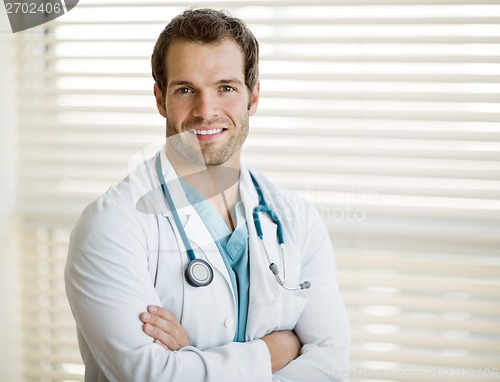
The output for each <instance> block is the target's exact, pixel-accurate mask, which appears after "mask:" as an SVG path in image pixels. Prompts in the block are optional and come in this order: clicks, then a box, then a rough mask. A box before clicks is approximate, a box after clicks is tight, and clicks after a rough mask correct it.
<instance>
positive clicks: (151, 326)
mask: <svg viewBox="0 0 500 382" xmlns="http://www.w3.org/2000/svg"><path fill="white" fill-rule="evenodd" d="M139 318H140V320H141V321H142V322H143V323H144V325H142V330H143V331H144V333H146V334H147V335H148V336H150V337H152V338H154V343H157V344H160V345H162V346H163V347H165V348H167V349H169V350H179V349H180V348H183V347H184V346H188V345H189V338H188V335H187V332H186V331H185V330H184V328H183V327H182V325H181V324H180V322H179V321H178V320H177V318H176V317H175V315H174V314H173V313H171V312H169V311H168V310H166V309H163V308H162V307H160V306H155V305H150V306H148V311H147V312H143V313H141V314H140V315H139Z"/></svg>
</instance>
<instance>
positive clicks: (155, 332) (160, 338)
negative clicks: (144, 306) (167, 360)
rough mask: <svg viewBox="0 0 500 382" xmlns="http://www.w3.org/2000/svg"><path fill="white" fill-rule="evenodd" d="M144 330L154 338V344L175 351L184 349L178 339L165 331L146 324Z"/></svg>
mask: <svg viewBox="0 0 500 382" xmlns="http://www.w3.org/2000/svg"><path fill="white" fill-rule="evenodd" d="M142 330H143V331H144V332H145V333H146V334H147V335H149V336H150V337H152V338H154V341H153V342H155V343H159V344H161V345H163V346H164V347H166V348H167V349H170V350H173V351H175V350H179V349H180V348H181V347H183V346H182V345H181V344H180V343H178V342H177V341H176V339H175V338H174V337H173V336H172V335H171V334H169V333H167V332H164V331H163V330H160V329H158V328H157V327H155V326H152V325H150V324H144V325H143V326H142Z"/></svg>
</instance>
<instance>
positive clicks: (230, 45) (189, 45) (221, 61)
mask: <svg viewBox="0 0 500 382" xmlns="http://www.w3.org/2000/svg"><path fill="white" fill-rule="evenodd" d="M165 59H166V64H167V78H168V82H171V81H192V82H194V81H202V82H204V81H209V80H212V81H216V80H220V79H223V78H230V77H235V78H238V79H239V80H241V81H244V69H243V68H244V64H243V52H242V51H241V48H240V47H239V45H238V44H237V43H236V42H235V41H234V40H231V39H225V40H223V41H222V42H218V43H211V44H202V43H198V42H193V41H186V40H174V41H173V42H172V43H171V44H170V46H169V48H168V51H167V56H166V58H165Z"/></svg>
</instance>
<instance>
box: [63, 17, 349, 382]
mask: <svg viewBox="0 0 500 382" xmlns="http://www.w3.org/2000/svg"><path fill="white" fill-rule="evenodd" d="M152 66H153V77H154V79H155V81H156V83H155V85H154V95H155V98H156V105H157V108H158V111H159V113H160V114H161V115H162V116H163V117H164V118H166V135H167V139H166V143H165V145H164V147H163V148H162V149H161V150H160V151H159V152H158V153H157V155H155V156H154V157H153V158H150V159H147V160H146V161H144V163H142V164H141V165H139V166H138V168H137V169H136V170H134V171H132V172H131V173H130V174H129V176H128V177H127V178H126V179H125V180H124V181H122V182H121V183H120V184H118V185H117V186H115V187H113V188H111V189H110V190H109V191H108V192H107V193H106V194H104V195H102V196H101V197H100V198H98V199H97V200H96V201H95V202H93V203H92V204H91V205H89V206H88V207H87V208H86V209H85V211H84V212H83V214H82V216H81V218H80V220H79V222H78V223H77V225H76V227H75V229H74V231H73V233H72V238H71V243H70V249H69V254H68V261H67V265H66V271H65V277H66V290H67V295H68V299H69V302H70V305H71V308H72V311H73V315H74V316H75V320H76V323H77V327H78V338H79V344H80V351H81V353H82V357H83V360H84V362H85V365H86V372H85V380H86V381H172V382H175V381H183V382H184V381H186V382H196V381H217V382H221V381H222V382H224V381H272V380H273V381H290V382H292V381H332V380H335V381H341V380H346V379H347V378H348V369H349V365H348V351H349V342H350V330H349V324H348V321H347V317H346V313H345V309H344V305H343V303H342V300H341V297H340V293H339V290H338V286H337V284H336V280H335V264H334V261H333V256H332V251H331V247H330V243H329V239H328V235H327V232H326V229H325V227H324V225H323V224H322V222H321V219H320V218H319V214H318V213H317V212H316V211H315V210H314V209H313V208H312V207H311V206H309V205H308V204H307V203H306V202H304V201H303V200H301V199H299V198H298V197H297V196H295V195H293V194H291V193H289V192H287V191H286V190H284V189H282V188H281V187H279V186H277V185H275V184H272V183H271V182H269V181H268V180H267V179H266V178H264V177H263V176H262V175H260V174H259V173H258V172H257V171H255V170H249V169H248V168H247V167H246V166H245V165H244V164H243V163H241V162H240V156H241V147H242V144H243V142H244V141H245V138H246V136H247V134H248V130H249V117H250V116H251V115H253V114H254V113H255V112H256V110H257V105H258V101H259V90H260V85H259V82H258V44H257V41H256V40H255V38H254V36H253V35H252V33H251V32H250V31H249V30H248V29H247V28H246V27H245V25H244V24H243V23H242V22H241V21H240V20H239V19H236V18H233V17H231V16H229V15H228V14H226V13H223V12H218V11H213V10H208V9H200V10H189V11H186V12H184V13H182V14H181V15H179V16H177V17H176V18H174V19H173V20H172V21H171V22H170V23H169V24H168V25H167V27H166V28H165V30H164V31H163V32H162V33H161V35H160V37H159V39H158V41H157V43H156V46H155V49H154V52H153V56H152ZM285 218H286V219H285ZM278 226H279V227H278ZM277 237H278V239H280V238H281V237H282V238H283V240H281V241H284V244H283V245H282V246H281V245H278V244H279V243H278V241H277ZM281 241H280V242H281ZM280 248H282V249H283V252H280V251H281V249H280ZM193 264H194V265H193ZM191 278H194V279H191Z"/></svg>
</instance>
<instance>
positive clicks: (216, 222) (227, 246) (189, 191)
mask: <svg viewBox="0 0 500 382" xmlns="http://www.w3.org/2000/svg"><path fill="white" fill-rule="evenodd" d="M181 184H182V186H183V189H184V192H185V193H186V197H187V199H188V200H189V202H190V203H191V204H192V205H193V207H194V208H195V209H196V212H198V214H199V215H200V217H201V218H202V220H203V222H204V223H205V225H206V227H207V229H208V230H209V232H210V234H211V235H212V238H213V239H214V241H215V243H216V245H217V247H218V248H219V251H220V253H221V254H222V258H223V260H224V263H225V264H226V268H227V271H228V273H229V277H230V279H231V283H232V285H233V290H234V293H235V296H234V297H235V301H236V307H237V312H238V318H237V325H236V332H235V335H234V341H235V342H245V333H246V326H247V315H248V299H249V290H250V269H249V260H248V227H247V223H246V219H245V208H244V206H243V203H242V202H241V201H239V202H238V203H236V206H235V212H236V228H235V230H234V231H233V232H231V230H230V229H229V227H228V226H227V224H226V223H225V222H224V219H222V217H221V216H220V215H219V213H218V212H217V211H216V210H215V208H214V207H213V206H212V205H211V204H210V202H209V201H208V200H206V199H204V198H203V197H202V196H201V195H200V194H199V193H198V192H197V191H196V190H195V189H193V188H192V187H191V186H190V185H189V184H187V183H186V182H185V181H181Z"/></svg>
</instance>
